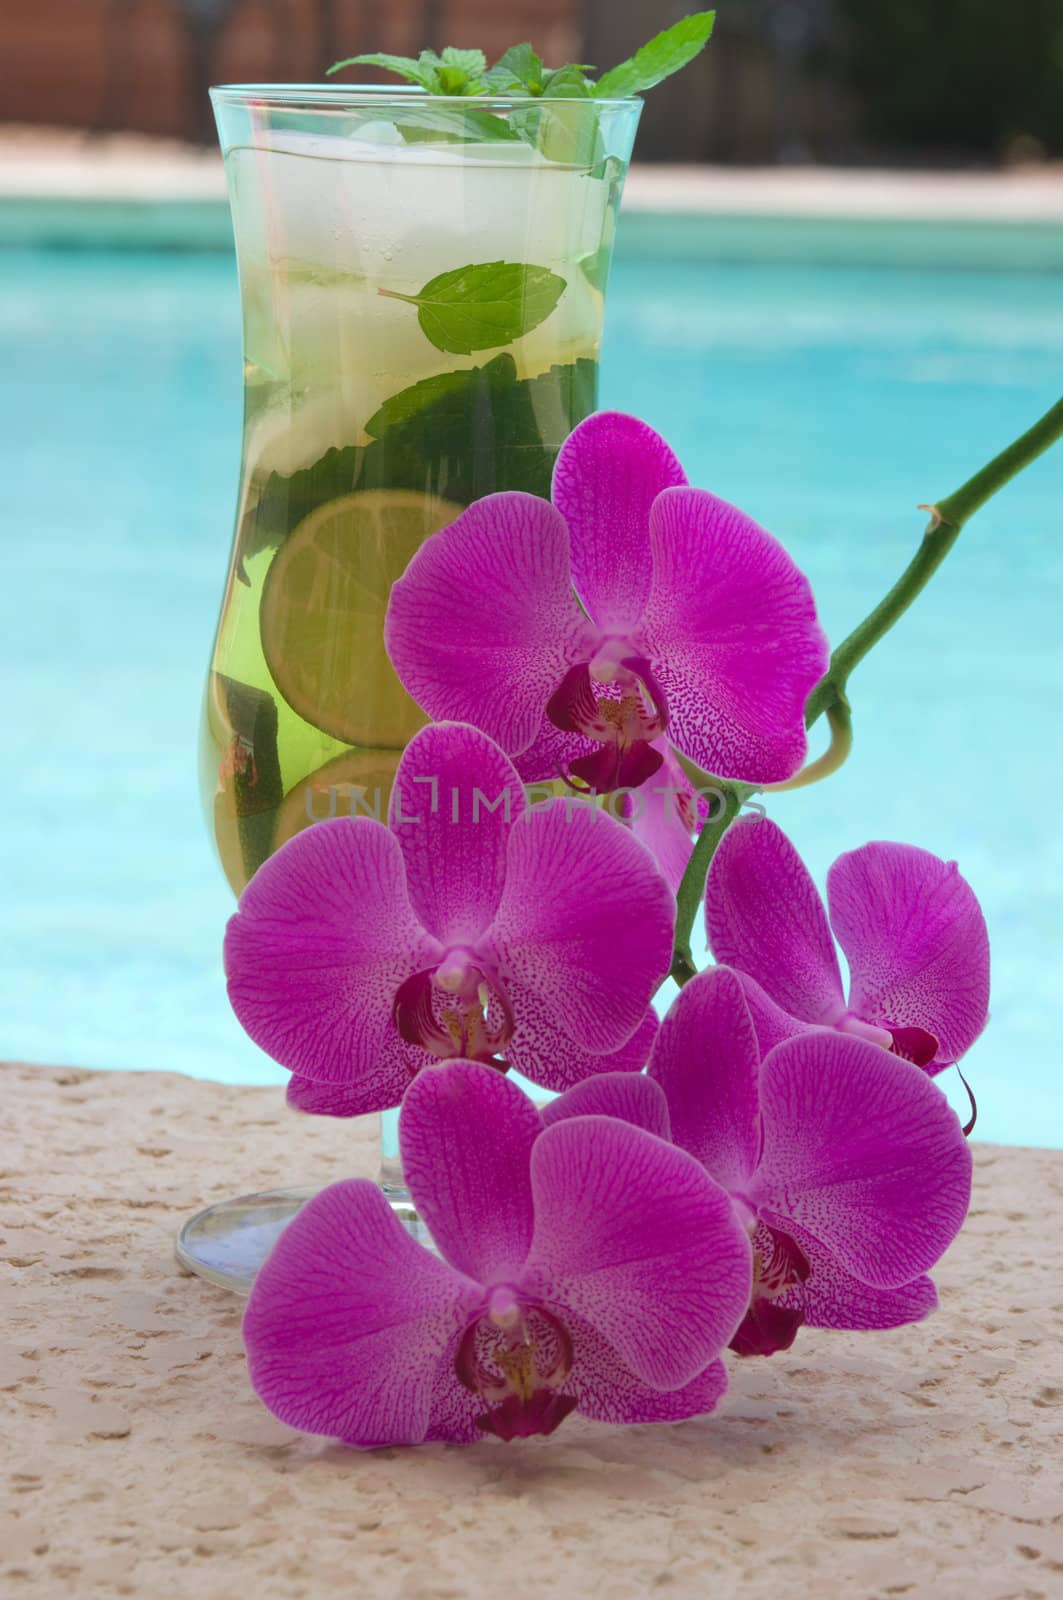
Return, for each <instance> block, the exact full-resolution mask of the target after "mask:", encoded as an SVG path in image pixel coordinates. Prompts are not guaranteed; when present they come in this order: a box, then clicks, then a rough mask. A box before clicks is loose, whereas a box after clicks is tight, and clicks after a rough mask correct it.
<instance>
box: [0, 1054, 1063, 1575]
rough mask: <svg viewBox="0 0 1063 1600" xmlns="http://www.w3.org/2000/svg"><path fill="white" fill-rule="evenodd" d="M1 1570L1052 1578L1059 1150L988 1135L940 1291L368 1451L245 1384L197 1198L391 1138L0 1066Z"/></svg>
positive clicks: (352, 1154)
mask: <svg viewBox="0 0 1063 1600" xmlns="http://www.w3.org/2000/svg"><path fill="white" fill-rule="evenodd" d="M0 1074H2V1076H0V1096H2V1099H0V1104H2V1108H3V1109H2V1113H0V1118H2V1127H3V1134H4V1148H5V1151H6V1152H7V1158H8V1159H7V1163H6V1172H5V1177H4V1182H3V1193H2V1200H0V1205H2V1209H0V1285H2V1287H0V1306H2V1313H0V1398H2V1403H3V1414H4V1417H5V1422H4V1428H3V1437H4V1447H3V1448H4V1454H5V1456H6V1462H5V1467H4V1475H3V1485H4V1487H3V1502H2V1505H0V1594H2V1595H3V1596H4V1597H5V1600H18V1597H19V1596H26V1597H31V1600H52V1597H53V1596H54V1597H55V1600H60V1597H62V1600H89V1597H91V1600H95V1597H96V1596H99V1597H101V1600H107V1597H110V1596H122V1595H133V1596H137V1597H141V1596H143V1597H150V1600H185V1597H188V1600H192V1597H195V1600H236V1597H238V1596H243V1595H246V1596H253V1597H254V1600H317V1597H318V1596H322V1597H323V1596H327V1595H331V1594H337V1595H347V1594H352V1595H357V1596H358V1597H359V1600H363V1597H364V1600H393V1597H395V1600H465V1597H477V1600H478V1597H480V1596H483V1597H485V1600H486V1597H489V1596H490V1597H494V1596H497V1595H499V1594H504V1595H505V1596H506V1600H540V1597H542V1600H546V1597H550V1600H582V1597H584V1596H590V1595H592V1594H593V1595H594V1596H595V1600H641V1597H642V1596H655V1595H661V1596H676V1597H683V1600H686V1597H687V1596H690V1597H691V1600H693V1597H698V1600H701V1597H715V1600H762V1597H763V1600H769V1597H770V1600H791V1597H792V1600H797V1597H801V1600H808V1597H810V1600H835V1597H838V1600H842V1597H845V1600H850V1597H855V1600H889V1597H894V1596H904V1597H905V1600H931V1597H933V1600H1055V1597H1058V1596H1060V1595H1063V1487H1061V1485H1063V1443H1061V1434H1063V1426H1061V1424H1063V1350H1061V1346H1060V1339H1059V1333H1060V1326H1061V1317H1063V1271H1061V1268H1063V1152H1058V1151H1041V1150H1015V1149H1004V1148H999V1147H993V1146H980V1147H978V1148H977V1150H976V1156H977V1160H976V1192H975V1200H974V1206H973V1210H972V1214H971V1217H970V1220H969V1222H968V1225H967V1228H966V1229H965V1231H964V1233H963V1234H962V1236H961V1238H960V1239H959V1241H958V1242H957V1243H956V1245H955V1246H954V1247H953V1249H952V1251H951V1252H950V1253H949V1255H948V1257H947V1258H946V1260H945V1262H944V1263H943V1265H942V1267H941V1269H940V1270H939V1272H938V1273H937V1275H936V1276H937V1279H938V1284H939V1287H940V1290H941V1297H942V1309H941V1311H940V1312H939V1313H938V1314H937V1316H936V1317H934V1318H933V1319H932V1320H931V1321H930V1322H928V1323H924V1324H922V1325H920V1326H917V1327H914V1328H909V1329H904V1330H900V1331H897V1332H893V1333H883V1334H863V1335H854V1334H825V1333H816V1332H809V1331H807V1330H806V1331H805V1332H803V1333H802V1334H801V1335H800V1336H799V1338H798V1341H797V1344H796V1345H795V1347H794V1349H793V1350H792V1351H790V1352H789V1353H788V1354H786V1355H782V1356H778V1357H775V1358H773V1359H772V1360H771V1361H770V1362H769V1361H763V1362H745V1363H739V1362H732V1364H731V1372H732V1384H731V1390H730V1393H729V1395H728V1396H727V1397H726V1399H725V1401H724V1403H723V1406H722V1408H721V1409H720V1411H718V1412H717V1413H716V1415H715V1416H713V1417H709V1418H706V1419H704V1420H699V1421H693V1422H688V1423H683V1424H680V1425H678V1426H674V1427H662V1428H641V1429H640V1428H624V1429H619V1428H618V1429H609V1428H607V1427H604V1426H602V1425H599V1424H594V1423H589V1422H584V1421H582V1420H581V1419H579V1418H575V1419H571V1420H570V1421H569V1422H566V1424H565V1426H564V1428H563V1430H562V1431H561V1432H560V1433H559V1434H557V1435H556V1436H555V1437H554V1438H553V1439H549V1440H534V1441H531V1442H530V1443H527V1444H524V1445H510V1446H505V1445H502V1444H499V1443H498V1442H496V1441H493V1440H490V1441H488V1440H485V1441H484V1443H483V1444H478V1445H474V1446H472V1447H470V1448H468V1449H465V1450H454V1449H446V1448H444V1447H443V1446H437V1445H432V1446H428V1447H425V1448H422V1449H421V1450H417V1451H390V1450H389V1451H379V1452H376V1453H374V1454H372V1455H359V1454H357V1453H355V1452H351V1451H348V1450H345V1449H343V1448H342V1447H339V1446H336V1445H332V1444H329V1443H328V1442H327V1441H324V1440H320V1439H311V1438H306V1437H302V1436H300V1435H299V1434H296V1433H294V1432H293V1431H292V1430H291V1429H289V1428H286V1427H284V1426H283V1425H282V1424H280V1423H278V1422H275V1421H274V1420H273V1419H272V1418H271V1417H270V1416H269V1415H268V1414H267V1413H266V1412H265V1411H264V1410H263V1409H262V1407H261V1406H260V1405H259V1403H258V1401H257V1400H256V1399H255V1397H254V1395H253V1394H252V1393H251V1392H250V1390H249V1388H248V1387H247V1383H246V1378H245V1374H244V1364H243V1354H242V1348H241V1343H240V1333H239V1324H240V1302H239V1301H237V1300H236V1299H235V1298H232V1297H230V1296H229V1295H227V1294H226V1293H224V1292H223V1291H221V1290H218V1289H214V1288H211V1287H210V1286H208V1285H207V1284H205V1283H202V1282H200V1281H199V1280H198V1279H195V1278H190V1277H186V1276H183V1275H182V1274H181V1273H180V1271H179V1270H178V1268H177V1267H176V1265H175V1263H174V1260H173V1253H172V1247H173V1236H174V1232H175V1230H176V1228H177V1226H178V1224H179V1223H180V1221H181V1220H182V1219H183V1218H184V1217H185V1216H186V1215H187V1214H188V1213H189V1212H191V1211H192V1210H194V1209H196V1208H198V1207H199V1206H200V1205H202V1204H205V1203H209V1202H210V1201H213V1200H219V1199H223V1198H225V1197H226V1196H231V1195H235V1194H239V1193H243V1192H247V1191H249V1190H252V1189H255V1188H266V1187H274V1186H277V1185H281V1184H289V1183H308V1182H310V1183H312V1182H315V1181H320V1182H325V1181H327V1180H330V1179H332V1178H336V1177H340V1176H347V1175H350V1174H351V1173H359V1172H360V1173H365V1174H369V1173H371V1172H372V1171H373V1169H374V1165H375V1128H374V1127H373V1126H372V1124H371V1120H369V1121H362V1122H358V1123H355V1124H350V1123H348V1124H343V1123H335V1122H329V1121H328V1120H327V1119H312V1118H299V1117H296V1116H295V1115H294V1114H292V1113H290V1112H288V1111H287V1110H286V1108H285V1106H284V1102H283V1097H282V1095H281V1093H280V1091H278V1090H276V1089H246V1088H235V1087H228V1086H222V1085H219V1084H214V1083H205V1082H195V1081H193V1080H191V1079H187V1078H181V1077H175V1076H171V1075H167V1074H155V1073H136V1074H130V1073H118V1072H115V1073H96V1072H79V1071H75V1070H71V1069H50V1068H46V1067H21V1066H7V1067H3V1068H0Z"/></svg>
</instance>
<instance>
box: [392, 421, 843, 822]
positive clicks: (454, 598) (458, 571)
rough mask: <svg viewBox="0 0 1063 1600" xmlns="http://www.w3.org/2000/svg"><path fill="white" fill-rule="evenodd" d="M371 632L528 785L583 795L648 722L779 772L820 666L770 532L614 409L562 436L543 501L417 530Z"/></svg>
mask: <svg viewBox="0 0 1063 1600" xmlns="http://www.w3.org/2000/svg"><path fill="white" fill-rule="evenodd" d="M385 639H386V643H387V649H388V654H389V655H390V657H391V660H392V662H393V664H394V666H395V670H396V672H397V673H398V675H399V677H400V678H401V679H402V682H403V683H404V685H405V686H406V688H407V690H408V691H409V693H410V694H411V695H412V696H413V698H414V699H415V700H416V701H417V703H418V705H420V706H422V707H423V708H424V710H425V711H426V712H427V713H428V714H429V715H430V716H432V717H454V718H458V719H460V720H461V721H463V722H471V723H475V725H476V726H477V727H480V728H483V729H484V731H485V732H487V733H489V734H490V735H491V737H492V738H493V739H495V740H497V742H498V743H499V744H500V745H501V746H502V748H503V749H504V750H506V751H508V753H509V754H510V755H512V756H514V757H515V758H516V759H517V766H518V768H519V770H520V773H521V776H522V777H523V778H524V780H525V781H526V782H528V783H537V782H542V781H545V780H548V779H556V778H558V777H563V778H565V779H566V780H567V781H569V782H570V783H572V784H573V785H574V786H576V787H584V788H589V789H592V790H594V791H597V792H598V793H605V792H608V791H615V790H617V789H636V788H638V787H639V786H640V785H642V784H644V783H646V782H647V781H648V780H649V779H651V778H652V777H653V776H654V775H655V774H656V773H657V772H658V771H659V769H660V767H661V764H662V760H663V754H662V750H661V749H660V748H659V747H658V745H659V741H661V740H663V739H667V741H668V742H669V743H670V744H671V745H673V746H674V747H675V748H676V749H677V750H679V751H681V752H682V753H683V754H684V755H685V756H687V757H689V759H690V760H691V761H693V762H695V763H696V764H697V766H698V767H700V768H701V769H702V770H704V771H706V772H712V773H715V774H717V775H718V776H720V777H726V778H738V779H743V780H745V781H748V782H751V783H770V782H775V781H777V780H781V779H783V778H788V777H789V776H790V775H791V773H793V772H795V771H796V770H797V768H798V767H799V766H800V765H801V762H802V761H803V759H804V755H805V748H806V743H805V725H804V709H805V701H806V700H807V698H808V695H809V693H810V691H811V689H812V687H813V686H814V684H815V683H817V682H818V680H819V678H820V677H821V676H822V674H823V672H824V671H825V669H826V666H827V647H826V641H825V639H824V637H823V634H822V632H821V630H820V628H819V625H818V623H817V621H816V612H815V607H814V605H813V601H812V595H811V592H810V590H809V586H808V583H807V580H806V579H805V578H804V577H803V575H802V574H801V573H800V572H799V570H798V569H797V567H796V566H795V565H794V563H793V562H792V561H791V559H790V557H789V556H788V555H787V553H786V551H785V550H784V549H783V547H782V545H780V544H779V543H778V542H777V540H775V539H774V538H772V536H771V535H770V534H769V533H766V532H765V531H764V529H763V528H760V527H758V525H757V524H756V523H755V522H753V521H752V519H751V518H749V517H747V516H746V515H745V513H744V512H742V511H739V510H737V509H736V507H734V506H731V505H728V504H727V503H726V501H723V500H720V499H718V498H717V497H716V496H715V495H713V494H709V493H707V492H706V491H705V490H703V489H693V488H690V487H689V485H688V484H687V480H686V477H685V475H684V473H683V469H682V467H681V466H680V464H679V462H678V461H677V459H676V457H675V456H674V455H673V453H672V451H671V450H670V449H669V447H668V445H667V444H666V443H665V442H664V440H663V439H662V438H660V436H659V435H658V434H656V433H654V431H653V429H652V428H649V427H647V425H646V424H645V423H644V422H640V421H639V420H638V419H637V418H635V417H629V416H625V415H623V414H621V413H619V412H601V413H599V414H597V415H596V416H592V417H588V418H587V420H586V421H585V422H582V423H580V425H579V426H578V427H577V428H576V429H575V431H574V432H573V433H572V434H571V435H570V436H569V438H568V439H567V440H566V442H565V444H564V445H563V446H562V449H561V453H560V455H559V457H558V461H557V467H556V469H555V472H554V484H553V504H552V505H550V504H548V503H547V502H546V501H543V500H539V499H537V498H535V497H534V496H532V495H526V494H520V493H515V492H514V493H504V494H494V495H488V496H487V497H486V498H485V499H483V500H480V501H478V502H477V503H476V504H475V505H472V506H470V507H469V508H468V510H467V511H465V512H463V513H462V515H461V516H460V517H459V518H458V519H457V521H456V522H454V523H452V524H451V526H450V527H448V528H444V529H443V530H442V531H441V532H440V533H437V534H434V535H433V537H432V538H430V539H428V540H427V541H426V542H425V544H424V545H423V546H422V547H421V549H420V550H419V551H418V552H417V554H416V555H415V556H414V558H413V560H412V561H411V562H410V565H409V567H408V568H407V569H406V572H405V574H404V576H403V577H402V578H401V579H400V580H399V582H398V583H397V584H396V585H395V586H394V588H393V590H392V594H391V602H390V605H389V608H388V615H387V622H386V627H385Z"/></svg>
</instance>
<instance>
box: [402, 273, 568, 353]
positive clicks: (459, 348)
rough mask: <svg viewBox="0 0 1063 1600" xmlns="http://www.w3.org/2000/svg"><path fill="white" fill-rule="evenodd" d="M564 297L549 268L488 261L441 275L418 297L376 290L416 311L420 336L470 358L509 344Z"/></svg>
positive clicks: (562, 285) (562, 286)
mask: <svg viewBox="0 0 1063 1600" xmlns="http://www.w3.org/2000/svg"><path fill="white" fill-rule="evenodd" d="M564 292H565V280H564V278H560V277H558V275H557V273H556V272H551V271H549V269H548V268H547V267H530V266H523V265H521V264H520V263H518V262H513V261H488V262H485V263H484V264H482V265H473V266H468V267H457V268H456V269H455V270H454V271H453V272H442V273H440V274H439V276H438V277H437V278H432V279H431V280H430V281H429V282H428V283H426V284H425V286H424V288H423V289H422V290H421V292H420V294H399V293H397V291H396V290H394V289H378V290H377V293H378V294H381V295H383V296H384V297H385V298H386V299H389V300H405V301H406V302H407V304H409V305H411V306H416V307H417V317H418V321H419V322H420V324H421V331H422V332H423V333H424V335H425V337H426V338H427V339H430V340H431V341H432V343H433V344H434V345H435V347H436V349H437V350H447V351H449V352H450V353H451V354H452V355H459V356H468V355H472V353H473V351H474V350H494V349H496V348H497V347H498V346H500V345H504V344H510V343H511V342H512V341H513V340H514V339H519V338H521V336H522V335H523V334H525V333H530V332H531V330H532V329H533V328H537V327H538V326H539V324H540V323H541V322H545V321H546V319H547V317H548V316H549V315H550V313H551V312H552V311H553V309H554V307H555V306H556V305H557V302H558V301H559V300H560V298H561V296H562V295H563V294H564Z"/></svg>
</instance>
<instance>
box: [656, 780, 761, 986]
mask: <svg viewBox="0 0 1063 1600" xmlns="http://www.w3.org/2000/svg"><path fill="white" fill-rule="evenodd" d="M712 783H713V786H714V787H715V788H717V789H719V790H720V792H721V793H722V794H723V796H724V803H723V805H722V807H721V808H720V814H719V816H717V817H710V819H709V821H708V822H706V824H705V826H704V827H703V828H702V830H701V832H700V833H699V834H698V837H697V841H696V842H695V845H694V849H693V850H692V852H691V855H690V860H689V861H688V862H687V865H686V871H685V872H684V873H683V878H682V882H681V883H680V885H679V888H678V890H677V892H676V897H675V898H676V922H675V950H674V954H673V956H672V968H671V971H670V973H669V974H668V975H669V977H670V978H674V980H675V982H676V983H677V984H678V985H679V987H680V988H682V987H683V985H684V983H687V982H688V981H689V980H690V979H691V978H693V977H696V976H697V971H698V969H697V967H696V966H695V965H694V957H693V955H692V953H691V949H690V936H691V932H692V931H693V927H694V918H695V917H696V916H697V914H698V906H699V905H700V904H701V896H702V891H703V890H704V888H705V879H706V878H707V877H708V874H709V867H710V865H711V864H712V858H713V856H714V855H715V853H716V846H717V845H718V844H719V842H720V840H721V839H722V838H723V836H724V834H725V833H726V832H727V830H728V828H729V827H730V826H731V823H732V822H733V821H734V819H735V818H736V817H737V815H738V813H739V811H740V810H741V809H742V805H743V803H744V801H745V800H746V799H748V797H749V796H750V795H751V794H753V793H754V790H753V788H752V787H751V786H750V785H749V784H746V783H726V782H725V781H724V780H723V779H722V778H713V779H712Z"/></svg>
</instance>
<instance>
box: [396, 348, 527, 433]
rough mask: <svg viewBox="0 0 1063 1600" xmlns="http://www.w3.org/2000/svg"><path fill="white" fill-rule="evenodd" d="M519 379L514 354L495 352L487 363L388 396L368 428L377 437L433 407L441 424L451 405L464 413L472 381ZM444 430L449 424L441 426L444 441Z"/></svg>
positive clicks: (442, 374)
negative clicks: (496, 354) (444, 426)
mask: <svg viewBox="0 0 1063 1600" xmlns="http://www.w3.org/2000/svg"><path fill="white" fill-rule="evenodd" d="M516 379H517V364H516V362H515V361H514V360H513V357H512V356H507V355H501V356H495V358H494V360H493V361H489V362H488V363H487V365H486V366H484V367H473V368H472V369H471V371H462V372H440V373H437V374H436V376H435V377H434V378H422V379H421V381H420V383H413V384H411V385H410V387H409V388H408V389H402V390H400V392H399V393H398V394H396V395H392V397H391V399H390V400H385V401H384V404H383V405H382V406H381V407H380V409H379V411H375V412H374V413H373V415H372V416H371V417H370V418H369V421H368V422H367V423H366V425H365V431H366V433H368V434H370V435H371V436H372V437H373V438H374V439H379V438H381V437H382V436H383V435H384V434H385V433H387V432H388V431H389V430H390V429H392V428H398V427H401V426H402V425H403V424H404V423H407V422H411V421H413V420H414V418H417V417H421V418H423V416H424V413H425V412H426V411H427V410H429V409H430V410H431V412H432V416H433V421H434V423H436V424H440V423H441V422H442V421H443V413H444V412H446V410H447V409H455V408H456V411H457V413H458V414H459V415H460V414H462V412H463V409H464V406H465V401H466V399H467V396H468V390H469V387H470V384H487V385H488V386H489V387H490V388H500V387H503V388H504V387H505V386H506V385H507V384H510V383H515V382H516ZM444 433H445V428H443V429H442V430H441V435H440V438H441V442H442V435H443V434H444Z"/></svg>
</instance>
